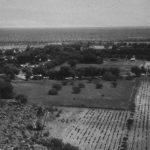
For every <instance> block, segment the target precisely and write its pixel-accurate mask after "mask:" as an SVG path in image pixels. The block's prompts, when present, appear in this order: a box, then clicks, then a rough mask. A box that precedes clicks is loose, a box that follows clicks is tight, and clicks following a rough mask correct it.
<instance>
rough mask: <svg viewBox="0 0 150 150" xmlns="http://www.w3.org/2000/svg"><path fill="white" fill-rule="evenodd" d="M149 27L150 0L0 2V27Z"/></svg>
mask: <svg viewBox="0 0 150 150" xmlns="http://www.w3.org/2000/svg"><path fill="white" fill-rule="evenodd" d="M131 26H133V27H134V26H148V27H149V26H150V0H0V28H7V27H8V28H9V27H10V28H13V27H14V28H45V27H46V28H51V27H131Z"/></svg>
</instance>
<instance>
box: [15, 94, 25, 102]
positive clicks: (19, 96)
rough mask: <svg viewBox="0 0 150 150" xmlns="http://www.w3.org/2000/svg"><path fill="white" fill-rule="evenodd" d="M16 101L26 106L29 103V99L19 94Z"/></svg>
mask: <svg viewBox="0 0 150 150" xmlns="http://www.w3.org/2000/svg"><path fill="white" fill-rule="evenodd" d="M15 99H16V101H17V102H18V103H19V104H26V103H27V97H26V96H25V95H23V94H19V95H17V96H16V97H15Z"/></svg>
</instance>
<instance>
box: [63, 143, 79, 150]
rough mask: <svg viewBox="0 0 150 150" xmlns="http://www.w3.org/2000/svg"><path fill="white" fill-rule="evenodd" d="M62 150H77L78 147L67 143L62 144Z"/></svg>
mask: <svg viewBox="0 0 150 150" xmlns="http://www.w3.org/2000/svg"><path fill="white" fill-rule="evenodd" d="M63 150H78V147H75V146H72V145H71V144H69V143H67V144H64V146H63Z"/></svg>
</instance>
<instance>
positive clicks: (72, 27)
mask: <svg viewBox="0 0 150 150" xmlns="http://www.w3.org/2000/svg"><path fill="white" fill-rule="evenodd" d="M78 28H80V29H81V28H150V26H76V27H75V26H62V27H61V26H60V27H0V29H78Z"/></svg>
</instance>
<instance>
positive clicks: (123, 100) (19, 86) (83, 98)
mask: <svg viewBox="0 0 150 150" xmlns="http://www.w3.org/2000/svg"><path fill="white" fill-rule="evenodd" d="M56 82H59V81H52V80H46V81H42V80H41V81H15V82H13V86H14V91H15V92H16V93H17V94H24V95H26V96H27V97H28V101H29V102H32V103H40V104H45V105H47V104H48V105H55V106H72V107H98V108H112V109H128V108H129V104H130V95H131V92H132V88H133V86H134V84H135V81H117V82H118V85H117V87H116V88H113V87H112V85H111V83H110V82H106V81H100V83H103V88H102V89H96V88H95V84H94V83H93V82H94V81H92V83H88V81H87V80H84V81H74V85H78V84H79V83H84V84H85V88H82V89H81V92H80V93H79V94H73V93H72V87H73V85H70V83H68V85H66V86H63V85H62V89H61V90H60V91H59V93H58V95H56V96H52V95H48V91H49V89H51V86H52V84H53V83H56ZM69 82H70V81H69ZM60 84H61V83H60Z"/></svg>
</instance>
